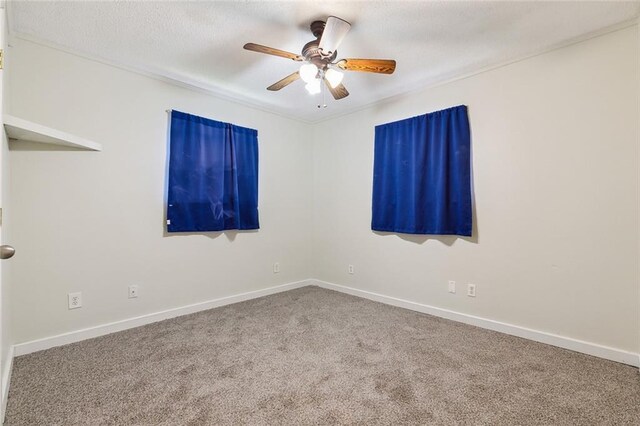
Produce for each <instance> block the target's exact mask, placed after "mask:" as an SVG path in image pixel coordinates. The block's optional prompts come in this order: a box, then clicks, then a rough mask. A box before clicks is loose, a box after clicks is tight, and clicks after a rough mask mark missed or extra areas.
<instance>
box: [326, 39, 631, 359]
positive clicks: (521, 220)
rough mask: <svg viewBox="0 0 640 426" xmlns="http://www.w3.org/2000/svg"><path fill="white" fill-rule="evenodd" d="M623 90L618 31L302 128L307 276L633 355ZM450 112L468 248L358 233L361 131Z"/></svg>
mask: <svg viewBox="0 0 640 426" xmlns="http://www.w3.org/2000/svg"><path fill="white" fill-rule="evenodd" d="M401 66H402V64H399V68H398V70H401ZM425 66H428V63H426V65H425ZM350 78H357V77H356V76H353V77H352V76H351V75H347V76H346V77H345V80H346V82H345V84H346V85H347V87H348V84H349V79H350ZM384 78H394V77H380V81H381V84H383V79H384ZM397 78H399V77H397ZM638 82H639V69H638V36H637V27H632V28H628V29H624V30H620V31H617V32H615V33H611V34H608V35H605V36H602V37H598V38H595V39H592V40H589V41H586V42H583V43H579V44H576V45H572V46H569V47H566V48H562V49H559V50H555V51H553V52H550V53H546V54H544V55H540V56H537V57H533V58H530V59H527V60H524V61H520V62H517V63H514V64H511V65H508V66H504V67H501V68H497V69H494V70H491V71H487V72H484V73H481V74H477V75H475V76H471V77H469V78H465V79H461V80H458V81H454V82H450V83H448V84H443V85H441V86H438V87H434V88H430V89H426V90H422V91H419V92H416V93H414V94H412V95H408V96H405V97H401V98H396V99H394V100H392V101H388V102H385V103H381V104H378V105H376V106H373V107H371V108H368V109H365V110H362V111H360V112H357V113H354V114H351V115H348V116H344V117H341V118H337V119H334V120H331V121H327V122H324V123H321V124H319V125H317V126H315V129H314V134H315V142H314V153H313V156H314V164H315V167H314V192H315V194H314V242H315V244H314V259H315V264H314V265H315V276H316V277H317V278H318V279H321V280H325V281H328V282H332V283H337V284H341V285H346V286H350V287H354V288H357V289H361V290H366V291H371V292H376V293H381V294H383V295H387V296H393V297H397V298H402V299H407V300H410V301H413V302H417V303H423V304H428V305H432V306H436V307H440V308H445V309H450V310H454V311H458V312H462V313H466V314H471V315H476V316H480V317H484V318H489V319H493V320H497V321H503V322H507V323H510V324H513V325H518V326H524V327H529V328H532V329H537V330H539V331H544V332H549V333H555V334H558V335H562V336H566V337H571V338H574V339H580V340H584V341H587V342H593V343H597V344H600V345H605V346H610V347H613V348H618V349H621V350H627V351H631V352H636V353H637V352H638V350H639V349H640V348H639V335H640V331H639V330H638V314H639V312H638V300H639V297H638V267H637V265H638V258H639V257H638V254H639V253H638V215H639V211H638V138H639V136H640V134H639V125H638V101H639V89H638ZM459 104H466V105H468V107H469V115H470V122H471V129H472V147H473V177H474V180H475V184H474V185H475V219H474V220H475V231H474V235H473V237H472V238H470V239H465V238H458V239H456V238H454V237H437V236H429V237H426V236H425V237H423V236H408V235H393V234H386V235H385V234H376V233H374V232H372V231H371V228H370V222H371V192H372V168H373V140H374V126H375V125H377V124H382V123H386V122H390V121H394V120H399V119H402V118H406V117H411V116H415V115H418V114H423V113H427V112H431V111H436V110H439V109H443V108H447V107H450V106H454V105H459ZM348 264H353V265H355V272H356V273H355V274H354V275H349V274H348V273H347V265H348ZM448 280H455V281H457V283H458V292H457V294H455V295H452V294H449V293H447V281H448ZM467 283H475V284H476V285H477V297H476V298H470V297H467V296H466V295H465V293H466V291H465V289H464V288H463V286H466V284H467Z"/></svg>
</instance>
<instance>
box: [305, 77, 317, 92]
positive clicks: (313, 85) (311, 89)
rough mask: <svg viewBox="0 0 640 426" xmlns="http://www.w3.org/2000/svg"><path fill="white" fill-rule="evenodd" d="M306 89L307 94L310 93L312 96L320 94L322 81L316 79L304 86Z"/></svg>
mask: <svg viewBox="0 0 640 426" xmlns="http://www.w3.org/2000/svg"><path fill="white" fill-rule="evenodd" d="M304 88H305V89H307V92H309V94H310V95H316V94H318V93H320V79H318V78H316V79H314V80H311V81H310V82H309V83H307V85H306V86H304Z"/></svg>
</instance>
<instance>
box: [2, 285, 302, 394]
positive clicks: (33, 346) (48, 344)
mask: <svg viewBox="0 0 640 426" xmlns="http://www.w3.org/2000/svg"><path fill="white" fill-rule="evenodd" d="M308 285H312V282H311V280H303V281H296V282H292V283H288V284H282V285H278V286H275V287H269V288H265V289H262V290H256V291H250V292H247V293H240V294H236V295H233V296H227V297H221V298H219V299H213V300H208V301H206V302H200V303H194V304H193V305H187V306H181V307H179V308H172V309H167V310H165V311H160V312H154V313H151V314H146V315H141V316H138V317H134V318H128V319H125V320H120V321H114V322H111V323H108V324H102V325H98V326H95V327H89V328H84V329H81V330H75V331H70V332H68V333H63V334H58V335H56V336H51V337H45V338H43V339H37V340H32V341H29V342H24V343H18V344H16V345H14V346H13V348H12V349H13V350H14V351H15V352H14V353H15V356H20V355H26V354H30V353H32V352H37V351H42V350H44V349H49V348H53V347H55V346H62V345H67V344H69V343H74V342H79V341H81V340H86V339H92V338H94V337H99V336H104V335H105V334H111V333H115V332H118V331H122V330H127V329H130V328H135V327H140V326H141V325H146V324H151V323H154V322H158V321H162V320H165V319H169V318H175V317H179V316H182V315H187V314H192V313H194V312H200V311H206V310H208V309H212V308H217V307H219V306H224V305H231V304H233V303H238V302H243V301H245V300H250V299H256V298H258V297H263V296H268V295H270V294H275V293H280V292H283V291H287V290H293V289H295V288H300V287H305V286H308ZM3 389H4V388H3Z"/></svg>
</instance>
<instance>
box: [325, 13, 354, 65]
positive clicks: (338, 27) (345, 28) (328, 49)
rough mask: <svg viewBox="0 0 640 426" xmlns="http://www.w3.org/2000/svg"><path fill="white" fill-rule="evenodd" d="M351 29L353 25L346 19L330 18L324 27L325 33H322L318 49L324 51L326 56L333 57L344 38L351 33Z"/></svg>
mask: <svg viewBox="0 0 640 426" xmlns="http://www.w3.org/2000/svg"><path fill="white" fill-rule="evenodd" d="M349 29H351V24H350V23H348V22H347V21H345V20H344V19H340V18H336V17H335V16H329V17H328V18H327V22H326V24H325V25H324V31H322V37H321V38H320V44H319V45H318V47H319V48H320V49H322V52H323V53H324V54H325V55H327V56H328V55H332V54H333V52H335V51H336V49H337V48H338V46H339V45H340V43H341V42H342V39H343V38H344V36H346V35H347V33H348V32H349Z"/></svg>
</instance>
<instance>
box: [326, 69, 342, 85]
mask: <svg viewBox="0 0 640 426" xmlns="http://www.w3.org/2000/svg"><path fill="white" fill-rule="evenodd" d="M324 78H326V79H327V81H328V82H329V84H330V85H331V87H332V88H334V89H335V88H336V87H337V86H338V84H340V83H342V79H343V78H344V73H341V72H340V71H336V70H333V69H331V68H329V69H328V70H327V71H326V72H325V73H324Z"/></svg>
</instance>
